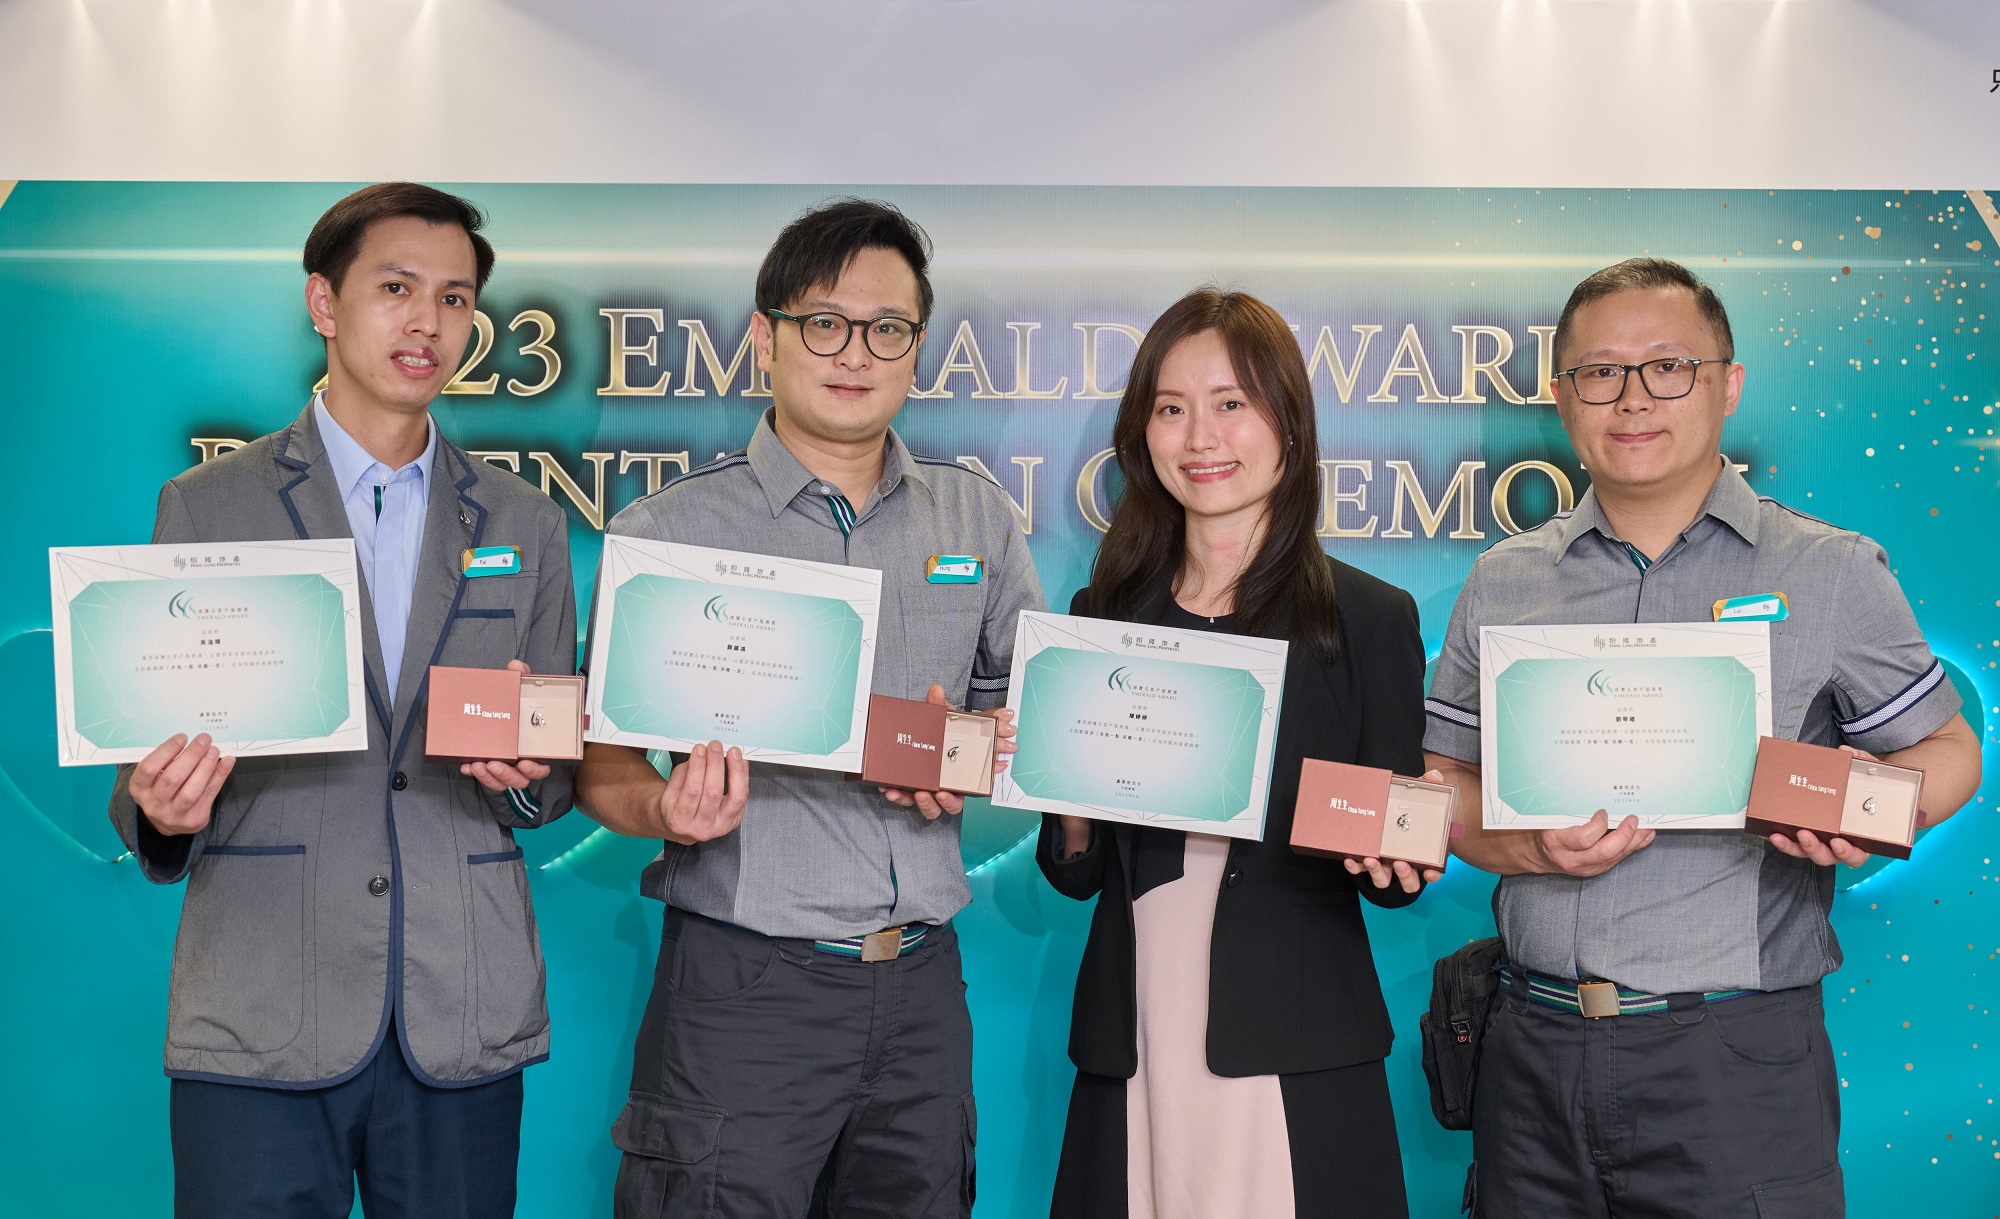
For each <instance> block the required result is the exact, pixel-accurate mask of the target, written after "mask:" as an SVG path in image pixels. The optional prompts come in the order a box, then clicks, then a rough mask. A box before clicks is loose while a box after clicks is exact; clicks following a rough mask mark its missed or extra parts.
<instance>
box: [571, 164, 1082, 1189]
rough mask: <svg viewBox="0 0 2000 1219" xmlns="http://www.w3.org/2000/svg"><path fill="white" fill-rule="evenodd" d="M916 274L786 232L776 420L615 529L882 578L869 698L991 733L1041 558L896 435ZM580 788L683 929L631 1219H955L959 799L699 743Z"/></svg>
mask: <svg viewBox="0 0 2000 1219" xmlns="http://www.w3.org/2000/svg"><path fill="white" fill-rule="evenodd" d="M929 262H930V248H929V242H928V240H927V239H926V238H925V237H924V235H923V233H922V232H921V231H920V230H919V229H918V228H917V227H916V226H915V225H914V224H912V223H911V222H910V221H909V220H908V219H906V218H905V217H904V216H903V215H902V214H901V213H900V212H897V211H896V210H895V209H893V208H890V207H888V206H886V205H884V204H879V203H871V202H866V201H863V200H857V199H848V200H841V201H838V202H835V203H832V204H829V205H827V206H825V207H822V208H820V209H818V210H815V211H812V212H808V213H807V214H805V215H804V216H801V217H800V218H799V219H798V220H796V221H794V222H793V223H792V224H791V225H790V226H789V227H787V228H786V229H785V230H784V232H783V233H781V234H780V235H779V237H778V240H777V242H776V244H775V245H773V246H772V247H771V250H770V253H769V254H768V255H766V257H765V259H764V264H763V268H762V269H761V270H760V271H759V273H758V276H757V312H756V314H755V315H754V316H753V317H752V319H751V325H752V328H753V330H754V333H755V336H756V343H757V359H758V362H759V364H760V366H761V367H763V368H764V369H766V370H767V371H768V372H769V373H770V383H771V395H772V400H773V405H772V408H771V410H770V411H769V412H767V413H766V414H765V415H764V417H763V419H762V420H760V421H759V422H758V424H757V430H756V433H755V435H753V436H752V437H751V438H750V444H749V446H748V447H747V448H745V449H744V450H743V451H742V452H739V453H735V454H732V455H730V456H728V457H724V458H722V459H720V460H718V461H716V462H714V463H712V464H710V465H707V466H704V467H702V468H701V469H698V470H695V471H693V472H692V473H690V474H687V475H686V476H684V477H682V478H680V479H677V480H675V481H674V482H673V483H670V484H668V485H667V486H666V487H664V488H662V489H661V490H660V491H659V492H658V493H656V494H654V495H651V496H648V497H647V498H645V499H642V500H640V501H639V502H637V503H635V504H633V505H632V506H631V507H629V508H627V509H625V510H624V511H623V512H620V513H619V514H618V516H617V517H616V518H615V519H613V521H612V522H611V526H610V532H612V533H621V534H627V535H632V536H638V537H647V538H656V539H661V540H665V541H672V542H683V543H689V544H693V545H701V546H713V547H719V548H724V549H730V550H747V551H752V552H755V553H759V554H769V555H778V556H782V557H786V558H794V559H809V560H813V561H817V562H822V563H844V564H851V565H854V566H857V567H873V568H878V569H880V570H881V572H882V613H881V618H880V624H879V627H878V634H877V638H876V644H875V670H874V674H873V680H872V684H871V688H872V690H873V691H874V692H875V693H877V694H887V695H894V696H898V697H903V698H925V697H928V698H930V700H931V701H933V702H939V701H944V700H945V698H946V697H947V696H949V698H950V700H951V701H952V702H954V703H958V704H962V705H969V706H971V707H974V708H982V709H998V708H1002V707H1003V706H1004V704H1005V703H1006V699H1007V672H1008V667H1009V663H1010V661H1011V658H1012V655H1013V643H1014V619H1015V617H1016V615H1018V614H1019V613H1020V611H1022V610H1039V609H1042V608H1043V600H1042V591H1041V585H1040V583H1039V582H1038V580H1037V579H1036V576H1035V567H1034V563H1033V562H1032V561H1031V560H1030V559H1029V557H1028V547H1027V541H1026V539H1025V538H1023V537H1022V536H1021V531H1020V529H1019V527H1018V526H1017V525H1016V524H1015V521H1014V515H1013V506H1012V504H1011V503H1010V501H1009V500H1008V498H1007V495H1006V493H1005V492H1004V491H1002V490H1001V489H1000V488H999V487H998V486H997V485H995V484H994V483H992V482H990V481H989V480H987V479H985V478H983V477H981V476H979V475H977V474H974V473H972V472H971V471H969V470H966V469H965V468H963V467H961V466H958V465H956V464H954V463H952V462H949V461H942V460H937V459H933V458H926V457H918V456H916V455H914V454H912V453H911V452H910V451H909V449H908V448H907V447H905V446H904V444H903V441H902V439H901V438H900V437H898V436H897V435H896V433H895V432H894V431H893V430H891V429H890V427H889V423H890V420H892V419H893V418H894V417H895V415H896V412H897V411H898V410H899V409H901V407H902V405H903V400H904V398H905V397H906V396H907V395H908V394H909V392H910V387H911V384H912V382H913V379H914V377H915V370H916V355H917V350H918V348H919V347H920V345H921V343H922V340H923V331H924V322H925V320H926V319H927V318H928V317H929V316H930V311H931V300H932V295H931V287H930V280H929V278H928V275H927V271H928V267H929ZM938 555H979V556H983V560H984V561H983V564H982V565H981V570H980V571H979V572H978V573H977V576H978V578H977V579H976V580H975V581H974V582H971V583H957V582H954V583H936V582H932V581H931V580H930V579H929V576H930V570H929V568H930V565H929V564H928V562H927V561H928V560H930V559H931V558H933V557H934V556H938ZM1002 718H1003V720H1004V715H1003V717H1002ZM1001 732H1002V734H1003V735H1006V736H1011V734H1012V728H1011V727H1010V726H1008V725H1007V724H1005V723H1004V722H1003V724H1002V726H1001ZM1001 748H1002V749H1003V750H1008V749H1011V748H1012V743H1011V742H1010V741H1009V742H1003V744H1002V746H1001ZM577 784H578V805H579V807H582V808H585V810H586V811H587V812H589V813H590V815H591V816H593V817H595V818H597V820H599V821H601V822H603V823H604V824H605V825H606V826H609V827H610V828H612V829H614V830H617V831H618V832H620V833H624V834H631V835H634V836H637V837H647V838H659V839H663V840H664V842H665V849H664V851H663V852H662V854H661V856H660V858H659V859H658V860H656V861H655V862H654V863H653V865H652V866H651V867H649V868H647V870H646V874H645V878H644V882H643V888H644V891H645V892H646V893H647V894H648V895H649V896H652V897H655V898H658V899H660V900H662V901H664V902H666V903H667V915H666V923H665V928H664V932H663V937H662V941H661V945H660V956H659V965H658V968H657V970H656V972H655V974H654V981H653V992H652V996H651V999H650V1001H649V1002H648V1004H647V1007H646V1015H645V1019H644V1021H643V1022H642V1024H641V1025H640V1028H639V1038H638V1045H637V1047H636V1050H635V1052H634V1054H633V1065H632V1091H631V1098H630V1102H629V1103H628V1104H627V1105H626V1107H625V1111H624V1112H623V1113H622V1114H620V1115H619V1117H618V1120H617V1123H616V1124H615V1125H614V1126H613V1128H612V1141H613V1142H614V1143H616V1144H617V1146H618V1148H619V1149H620V1150H621V1151H622V1152H624V1160H623V1162H622V1164H621V1166H620V1168H619V1172H618V1182H617V1186H616V1191H615V1198H616V1210H617V1213H618V1214H619V1215H621V1216H634V1217H636V1216H641V1215H643V1216H647V1217H648V1219H651V1217H653V1216H708V1215H769V1216H784V1217H787V1219H790V1217H795V1216H796V1217H803V1216H804V1215H806V1214H807V1212H808V1209H809V1208H810V1209H811V1211H812V1213H813V1214H815V1215H821V1214H824V1215H829V1216H843V1215H861V1214H866V1215H870V1216H897V1217H899V1219H947V1217H951V1219H963V1217H964V1216H966V1215H967V1214H969V1213H970V1211H971V1207H972V1193H973V1189H972V1185H973V1164H972V1142H973V1131H974V1114H973V1107H972V1024H971V1018H970V1015H969V1014H968V1012H967V1010H966V1006H965V995H964V984H963V982H962V981H961V977H960V968H959V955H958V943H957V937H956V934H955V933H954V932H953V930H952V927H951V921H950V920H951V917H952V915H954V914H956V913H957V912H958V911H959V910H960V909H961V908H962V907H964V905H965V904H966V902H967V901H969V900H970V899H971V892H970V890H969V889H968V888H967V886H966V881H965V872H964V866H963V864H962V863H961V861H960V857H959V850H958V838H959V833H958V818H957V816H956V815H955V814H957V813H958V811H959V809H960V807H961V801H960V798H959V797H957V796H955V795H952V794H951V793H949V792H888V793H883V792H881V791H878V789H876V788H875V787H873V786H872V785H865V784H862V783H859V782H855V781H851V780H849V779H846V778H843V777H842V776H840V775H838V774H834V773H831V772H828V771H821V770H806V769H800V768H795V767H786V766H775V765H765V764H761V763H760V764H759V765H758V766H757V767H756V772H755V777H754V778H752V777H751V770H750V767H749V765H748V764H747V763H746V762H745V761H744V759H743V756H742V754H741V752H740V751H738V750H737V749H734V748H731V749H729V750H728V751H726V752H725V751H724V750H723V749H722V747H721V745H720V744H718V743H713V742H711V743H710V744H709V745H707V746H700V747H697V748H695V749H694V750H693V752H692V753H691V754H690V755H689V756H688V758H687V760H685V761H684V762H682V763H681V764H680V765H679V766H676V767H675V768H674V771H673V774H672V776H671V778H669V779H662V778H661V777H660V775H659V774H658V772H657V771H655V770H654V769H653V767H652V766H651V765H650V764H649V763H648V762H647V760H646V757H645V755H644V754H643V753H640V752H639V751H637V750H633V749H628V748H625V747H622V746H616V745H602V744H593V745H591V746H589V749H588V752H587V753H586V754H585V756H584V761H583V764H582V766H581V768H580V769H579V771H578V774H577ZM885 794H886V796H887V799H886V800H885V799H884V796H885Z"/></svg>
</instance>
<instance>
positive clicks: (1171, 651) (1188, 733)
mask: <svg viewBox="0 0 2000 1219" xmlns="http://www.w3.org/2000/svg"><path fill="white" fill-rule="evenodd" d="M1285 651H1286V644H1285V643H1284V641H1282V640H1277V639H1254V638H1249V637H1247V636H1243V635H1223V634H1218V633H1216V632H1213V631H1187V630H1177V629H1175V628H1172V627H1162V626H1139V625H1135V624H1133V623H1129V622H1106V621H1103V620H1101V619H1097V618H1071V617H1068V616H1066V615H1063V614H1037V613H1025V614H1022V615H1021V619H1020V624H1019V626H1018V627H1016V629H1015V638H1014V671H1013V677H1012V679H1011V681H1010V682H1009V685H1008V692H1007V705H1008V706H1009V707H1012V708H1013V709H1014V711H1015V713H1016V715H1017V716H1019V721H1018V722H1019V725H1020V730H1019V736H1018V744H1019V747H1020V748H1019V752H1017V753H1016V754H1015V755H1014V760H1013V761H1012V762H1011V763H1010V764H1009V765H1008V767H1007V769H1006V770H1004V771H1001V772H1000V773H999V774H998V775H995V776H994V779H993V803H995V804H998V805H1002V806H1004V807H1007V808H1024V809H1033V810H1035V811H1037V812H1044V813H1068V814H1070V815H1072V816H1077V817H1094V818H1097V819H1099V820H1104V821H1125V822H1131V823H1134V824H1139V825H1154V826H1160V827H1162V828H1166V829H1176V830H1193V831H1194V832H1196V833H1201V834H1219V835H1222V836H1224V837H1229V838H1262V837H1263V836H1264V804H1265V800H1266V797H1267V796H1268V794H1269V789H1270V783H1271V753H1272V750H1273V749H1274V748H1275V747H1276V744H1277V738H1278V706H1279V703H1280V701H1281V699H1282V696H1283V694H1284V685H1285Z"/></svg>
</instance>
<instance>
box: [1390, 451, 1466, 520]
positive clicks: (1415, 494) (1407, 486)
mask: <svg viewBox="0 0 2000 1219" xmlns="http://www.w3.org/2000/svg"><path fill="white" fill-rule="evenodd" d="M1382 464H1383V465H1385V466H1387V467H1389V468H1390V469H1391V470H1394V471H1395V472H1396V491H1395V496H1396V501H1395V508H1394V510H1393V511H1392V513H1391V514H1390V517H1389V527H1388V528H1387V529H1384V530H1383V531H1382V536H1383V537H1385V538H1407V537H1411V536H1413V535H1412V534H1411V533H1410V531H1409V530H1408V529H1406V528H1404V527H1403V505H1404V504H1405V503H1406V502H1407V503H1408V504H1409V505H1410V506H1411V507H1413V508H1415V509H1416V510H1417V524H1419V525H1421V526H1423V530H1424V536H1425V537H1427V538H1433V537H1436V536H1437V531H1438V525H1439V524H1441V523H1442V522H1443V521H1444V514H1445V511H1446V510H1447V509H1448V508H1450V507H1451V501H1452V499H1453V498H1454V497H1456V498H1457V500H1458V528H1456V529H1454V530H1452V531H1451V535H1450V536H1452V537H1454V538H1483V537H1485V536H1486V535H1485V534H1484V533H1483V532H1481V531H1480V530H1479V529H1478V528H1477V527H1476V526H1475V525H1474V524H1473V520H1472V513H1473V507H1474V504H1473V498H1472V496H1473V490H1472V483H1473V479H1474V477H1475V476H1476V475H1477V474H1478V473H1479V472H1480V471H1481V470H1483V469H1485V468H1486V463H1485V462H1483V461H1461V462H1459V463H1458V473H1456V474H1454V475H1452V479H1451V484H1450V485H1449V486H1447V487H1446V488H1445V489H1444V494H1442V495H1440V496H1439V497H1438V502H1437V507H1435V508H1433V507H1432V506H1431V504H1430V501H1429V500H1427V499H1425V498H1424V488H1423V484H1422V483H1420V482H1418V481H1417V471H1416V468H1415V467H1413V466H1412V465H1411V464H1410V463H1409V462H1407V461H1398V460H1395V459H1390V460H1388V461H1384V462H1383V463H1382Z"/></svg>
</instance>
